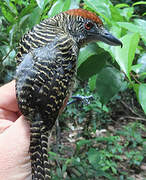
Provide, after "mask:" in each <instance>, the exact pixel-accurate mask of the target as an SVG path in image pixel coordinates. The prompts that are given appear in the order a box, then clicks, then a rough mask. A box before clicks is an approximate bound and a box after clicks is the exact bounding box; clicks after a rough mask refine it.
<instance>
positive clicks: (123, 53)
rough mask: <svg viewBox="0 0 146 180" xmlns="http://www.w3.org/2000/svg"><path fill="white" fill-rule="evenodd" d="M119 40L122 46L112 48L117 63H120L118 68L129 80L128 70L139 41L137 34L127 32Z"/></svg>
mask: <svg viewBox="0 0 146 180" xmlns="http://www.w3.org/2000/svg"><path fill="white" fill-rule="evenodd" d="M121 41H122V43H123V47H122V48H120V47H114V48H112V50H113V52H114V55H115V59H116V61H117V63H118V64H119V65H120V68H121V69H122V70H123V71H124V73H125V74H126V75H127V77H128V78H129V80H131V79H130V71H131V66H132V62H133V60H134V56H135V51H136V48H137V46H138V42H139V34H138V33H132V34H127V35H125V36H124V37H122V38H121Z"/></svg>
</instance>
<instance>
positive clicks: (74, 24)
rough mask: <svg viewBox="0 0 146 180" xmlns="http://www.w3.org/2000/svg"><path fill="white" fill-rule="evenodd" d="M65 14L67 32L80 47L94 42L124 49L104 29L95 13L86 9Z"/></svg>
mask: <svg viewBox="0 0 146 180" xmlns="http://www.w3.org/2000/svg"><path fill="white" fill-rule="evenodd" d="M63 14H64V15H65V16H66V17H65V18H66V19H67V22H66V23H67V31H68V32H69V33H70V34H71V35H72V36H73V37H74V38H75V40H76V41H77V43H78V44H79V45H80V46H83V45H84V44H86V43H88V42H92V41H102V42H105V43H106V44H109V45H112V46H121V47H122V42H121V41H120V40H118V39H117V38H116V37H114V36H113V35H112V34H111V33H109V32H108V31H107V30H106V29H105V28H104V27H103V23H102V21H101V19H100V18H99V17H98V16H97V15H96V14H95V13H93V12H90V11H87V10H84V9H71V10H68V11H66V12H64V13H63Z"/></svg>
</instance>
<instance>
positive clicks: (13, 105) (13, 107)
mask: <svg viewBox="0 0 146 180" xmlns="http://www.w3.org/2000/svg"><path fill="white" fill-rule="evenodd" d="M0 108H2V109H6V110H9V111H13V112H18V111H19V109H18V104H17V100H16V91H15V80H13V81H11V82H9V83H7V84H5V85H4V86H2V87H0Z"/></svg>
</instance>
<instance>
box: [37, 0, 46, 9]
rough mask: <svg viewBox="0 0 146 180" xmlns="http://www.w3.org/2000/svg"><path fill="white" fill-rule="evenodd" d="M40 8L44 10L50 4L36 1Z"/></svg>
mask: <svg viewBox="0 0 146 180" xmlns="http://www.w3.org/2000/svg"><path fill="white" fill-rule="evenodd" d="M36 2H37V4H38V6H39V8H41V9H44V7H45V5H46V4H47V3H48V0H36Z"/></svg>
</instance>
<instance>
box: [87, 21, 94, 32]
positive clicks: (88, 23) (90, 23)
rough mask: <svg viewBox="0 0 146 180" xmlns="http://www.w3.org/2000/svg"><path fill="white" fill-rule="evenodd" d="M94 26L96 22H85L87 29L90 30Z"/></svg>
mask: <svg viewBox="0 0 146 180" xmlns="http://www.w3.org/2000/svg"><path fill="white" fill-rule="evenodd" d="M93 26H94V24H93V23H92V22H87V23H86V24H85V28H86V29H87V30H90V29H91V28H92V27H93Z"/></svg>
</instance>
